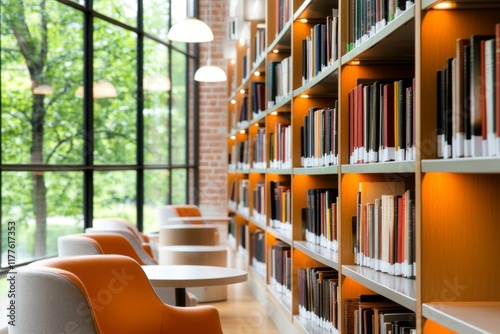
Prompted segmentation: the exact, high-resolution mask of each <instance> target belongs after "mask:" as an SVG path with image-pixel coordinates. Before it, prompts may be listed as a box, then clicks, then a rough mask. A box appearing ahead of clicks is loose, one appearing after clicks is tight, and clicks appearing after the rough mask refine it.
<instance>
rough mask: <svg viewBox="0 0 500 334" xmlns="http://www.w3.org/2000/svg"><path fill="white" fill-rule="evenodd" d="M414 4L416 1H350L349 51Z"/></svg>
mask: <svg viewBox="0 0 500 334" xmlns="http://www.w3.org/2000/svg"><path fill="white" fill-rule="evenodd" d="M413 4H414V1H409V0H350V6H349V7H350V17H349V41H350V43H349V44H348V45H347V50H348V51H350V50H352V49H353V48H355V47H357V46H359V45H360V44H361V43H363V42H364V41H366V40H367V39H369V38H370V37H372V36H373V35H375V34H376V33H377V32H379V31H380V30H381V29H383V28H384V27H385V26H386V25H387V23H389V22H390V21H392V20H394V19H395V18H396V17H398V16H399V15H400V14H401V13H403V12H404V11H405V10H408V9H409V8H410V7H411V6H413Z"/></svg>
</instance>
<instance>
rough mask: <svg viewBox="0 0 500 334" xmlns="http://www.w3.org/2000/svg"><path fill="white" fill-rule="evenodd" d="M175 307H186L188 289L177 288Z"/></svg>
mask: <svg viewBox="0 0 500 334" xmlns="http://www.w3.org/2000/svg"><path fill="white" fill-rule="evenodd" d="M175 306H183V307H184V306H186V288H175Z"/></svg>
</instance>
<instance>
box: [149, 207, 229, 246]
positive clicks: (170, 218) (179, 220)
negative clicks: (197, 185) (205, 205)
mask: <svg viewBox="0 0 500 334" xmlns="http://www.w3.org/2000/svg"><path fill="white" fill-rule="evenodd" d="M158 215H159V222H160V229H161V227H162V226H165V225H171V224H216V226H217V228H218V231H219V242H220V243H221V244H225V240H226V239H227V234H228V224H229V222H230V221H231V218H230V217H228V216H205V215H203V214H202V212H201V210H200V208H199V207H198V206H197V205H194V204H172V205H164V206H161V207H159V208H158Z"/></svg>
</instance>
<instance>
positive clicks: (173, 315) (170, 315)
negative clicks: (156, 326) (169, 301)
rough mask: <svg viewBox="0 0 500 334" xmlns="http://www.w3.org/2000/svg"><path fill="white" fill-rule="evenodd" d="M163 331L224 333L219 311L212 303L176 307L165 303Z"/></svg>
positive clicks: (205, 333) (175, 332) (174, 333)
mask: <svg viewBox="0 0 500 334" xmlns="http://www.w3.org/2000/svg"><path fill="white" fill-rule="evenodd" d="M162 329H164V330H162V333H168V334H186V333H204V334H222V327H221V324H220V317H219V311H218V310H217V309H216V308H215V307H213V306H210V305H203V306H194V307H176V306H170V305H166V304H165V309H164V311H163V325H162Z"/></svg>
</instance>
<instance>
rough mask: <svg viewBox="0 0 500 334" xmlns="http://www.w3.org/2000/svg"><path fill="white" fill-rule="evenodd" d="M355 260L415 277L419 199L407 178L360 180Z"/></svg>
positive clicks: (384, 270)
mask: <svg viewBox="0 0 500 334" xmlns="http://www.w3.org/2000/svg"><path fill="white" fill-rule="evenodd" d="M355 225H356V226H355V231H356V234H355V243H354V245H355V249H354V252H355V263H356V264H357V265H361V266H366V267H370V268H372V269H374V270H378V271H382V272H386V273H388V274H391V275H395V276H403V277H407V278H415V274H416V259H415V199H414V195H413V191H411V190H405V184H404V183H403V182H360V183H359V191H358V193H357V208H356V222H355Z"/></svg>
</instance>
